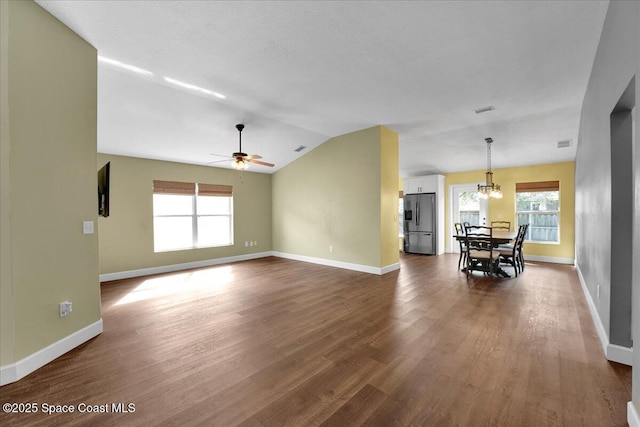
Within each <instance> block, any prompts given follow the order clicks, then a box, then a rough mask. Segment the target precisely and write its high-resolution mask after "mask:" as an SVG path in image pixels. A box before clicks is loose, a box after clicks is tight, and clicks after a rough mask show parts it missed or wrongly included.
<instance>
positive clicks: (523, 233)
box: [514, 224, 529, 252]
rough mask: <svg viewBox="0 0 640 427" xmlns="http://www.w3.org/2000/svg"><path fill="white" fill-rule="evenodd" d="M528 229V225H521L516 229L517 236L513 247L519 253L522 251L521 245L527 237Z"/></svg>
mask: <svg viewBox="0 0 640 427" xmlns="http://www.w3.org/2000/svg"><path fill="white" fill-rule="evenodd" d="M528 229H529V224H522V225H521V226H520V227H519V228H518V236H517V237H516V241H515V243H514V246H515V247H516V249H517V250H518V251H519V252H520V251H522V244H523V243H524V239H525V237H526V236H527V230H528Z"/></svg>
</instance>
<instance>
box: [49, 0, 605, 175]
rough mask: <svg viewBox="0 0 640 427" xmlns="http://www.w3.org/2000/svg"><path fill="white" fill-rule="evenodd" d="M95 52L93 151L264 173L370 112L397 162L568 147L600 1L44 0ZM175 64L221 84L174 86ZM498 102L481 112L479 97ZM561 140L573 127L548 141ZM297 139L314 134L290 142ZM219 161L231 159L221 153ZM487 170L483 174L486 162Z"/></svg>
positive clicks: (521, 156) (417, 165)
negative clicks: (249, 158) (389, 134)
mask: <svg viewBox="0 0 640 427" xmlns="http://www.w3.org/2000/svg"><path fill="white" fill-rule="evenodd" d="M37 3H38V4H40V5H41V6H43V7H44V8H45V9H46V10H48V11H49V12H50V13H51V14H53V15H54V16H56V17H57V18H58V19H59V20H60V21H62V22H63V23H64V24H66V25H67V26H68V27H70V28H71V29H72V30H74V31H75V32H76V33H77V34H79V35H80V36H81V37H82V38H84V39H85V40H87V41H88V42H89V43H91V44H92V45H93V46H94V47H96V48H97V49H98V55H99V56H100V57H106V58H110V59H113V60H117V61H120V62H122V63H125V64H130V65H133V66H136V67H139V68H142V69H144V70H147V71H149V72H151V73H153V74H152V75H140V74H137V73H134V72H131V71H128V70H124V69H122V68H119V67H116V66H113V65H110V64H107V63H104V62H100V63H99V68H98V151H99V152H102V153H110V154H120V155H127V156H134V157H144V158H151V159H161V160H171V161H178V162H183V163H192V164H206V163H208V162H212V161H216V160H221V159H222V158H221V157H218V156H212V155H211V153H214V154H223V155H230V154H231V153H232V152H234V151H237V144H238V134H237V131H236V129H235V125H236V123H244V124H245V125H246V128H245V130H244V131H243V134H242V142H243V151H245V152H247V153H249V154H252V153H257V154H261V155H262V157H263V158H264V160H266V161H269V162H273V163H275V164H276V166H275V167H274V168H267V167H264V166H259V165H251V168H250V170H252V171H256V172H264V173H271V172H274V171H276V170H278V169H279V168H281V167H283V166H285V165H286V164H288V163H290V162H292V161H294V160H295V159H297V158H298V157H300V156H302V155H304V154H306V153H307V152H309V151H310V150H311V149H313V148H315V147H317V146H318V145H319V144H322V143H323V142H324V141H326V140H327V139H329V138H331V137H334V136H338V135H342V134H345V133H349V132H353V131H357V130H360V129H364V128H368V127H371V126H375V125H384V126H387V127H389V128H390V129H392V130H394V131H396V132H397V133H398V134H399V137H400V175H401V176H412V175H419V174H427V173H446V172H456V171H465V170H477V169H484V168H485V167H486V145H485V143H484V138H485V137H492V138H493V140H494V144H493V146H492V163H493V167H494V168H500V167H509V166H520V165H529V164H539V163H552V162H560V161H569V160H574V159H575V153H576V145H577V144H578V143H579V141H578V126H579V120H580V110H581V105H582V100H583V97H584V93H585V90H586V87H587V82H588V79H589V74H590V71H591V66H592V64H593V60H594V57H595V52H596V48H597V44H598V41H599V38H600V33H601V30H602V26H603V23H604V18H605V14H606V10H607V7H608V1H589V2H578V1H424V2H418V1H341V2H337V1H299V2H296V1H169V0H162V1H160V0H158V1H98V0H93V1H76V0H73V1H64V0H56V1H46V0H38V1H37ZM164 77H169V78H172V79H175V80H179V81H182V82H187V83H189V84H192V85H195V86H198V87H201V88H205V89H207V90H210V91H214V92H217V93H221V94H224V95H225V97H226V98H224V99H220V98H218V97H216V96H213V95H211V94H206V93H201V92H196V91H193V90H191V89H186V88H181V87H177V86H174V85H172V84H170V83H168V82H166V81H165V80H164ZM486 106H493V107H494V108H495V109H494V110H493V111H489V112H486V113H482V114H476V113H474V111H473V110H475V109H478V108H481V107H486ZM560 140H572V144H571V146H570V147H568V148H557V147H556V144H557V142H558V141H560ZM300 145H304V146H306V147H307V148H306V149H305V150H303V151H302V152H300V153H298V152H295V151H294V150H295V149H296V148H298V147H299V146H300ZM215 166H217V167H228V164H227V163H216V164H215ZM479 179H482V177H479Z"/></svg>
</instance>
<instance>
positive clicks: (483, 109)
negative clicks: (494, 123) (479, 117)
mask: <svg viewBox="0 0 640 427" xmlns="http://www.w3.org/2000/svg"><path fill="white" fill-rule="evenodd" d="M493 110H495V108H493V106H492V105H489V106H488V107H483V108H478V109H477V110H473V112H474V113H476V114H480V113H486V112H487V111H493Z"/></svg>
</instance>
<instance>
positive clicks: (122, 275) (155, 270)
mask: <svg viewBox="0 0 640 427" xmlns="http://www.w3.org/2000/svg"><path fill="white" fill-rule="evenodd" d="M268 256H273V252H271V251H268V252H258V253H253V254H246V255H236V256H230V257H224V258H213V259H206V260H203V261H193V262H185V263H183V264H171V265H162V266H160V267H149V268H141V269H139V270H129V271H120V272H116V273H105V274H101V275H100V282H109V281H111V280H120V279H130V278H132V277H140V276H149V275H152V274H160V273H170V272H173V271H181V270H189V269H192V268H200V267H211V266H212V265H219V264H228V263H230V262H238V261H248V260H250V259H257V258H264V257H268Z"/></svg>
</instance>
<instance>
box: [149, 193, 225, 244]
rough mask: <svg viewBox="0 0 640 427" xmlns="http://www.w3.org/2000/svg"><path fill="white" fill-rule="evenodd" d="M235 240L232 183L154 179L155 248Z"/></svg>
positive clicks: (223, 242) (221, 242)
mask: <svg viewBox="0 0 640 427" xmlns="http://www.w3.org/2000/svg"><path fill="white" fill-rule="evenodd" d="M232 244H233V195H232V187H231V186H229V185H212V184H195V183H188V182H174V181H153V246H154V251H155V252H165V251H175V250H181V249H194V248H206V247H213V246H228V245H232Z"/></svg>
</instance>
